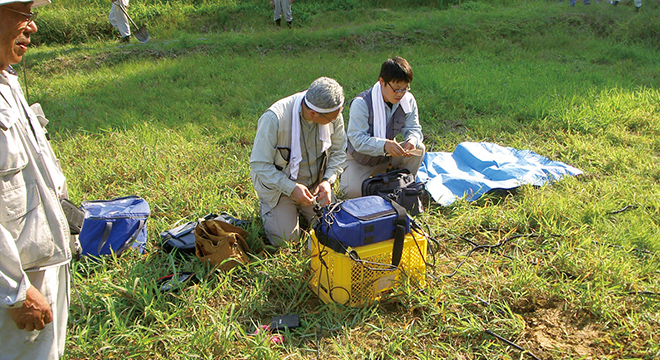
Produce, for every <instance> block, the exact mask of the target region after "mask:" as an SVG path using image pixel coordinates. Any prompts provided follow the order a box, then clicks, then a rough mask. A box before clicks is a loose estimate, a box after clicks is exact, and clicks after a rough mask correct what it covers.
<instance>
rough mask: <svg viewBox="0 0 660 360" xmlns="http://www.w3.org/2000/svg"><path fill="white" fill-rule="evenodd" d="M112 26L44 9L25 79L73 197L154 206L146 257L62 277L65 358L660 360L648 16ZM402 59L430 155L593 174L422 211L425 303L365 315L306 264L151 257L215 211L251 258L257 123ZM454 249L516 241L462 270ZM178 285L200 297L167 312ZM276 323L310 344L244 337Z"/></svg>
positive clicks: (286, 256)
mask: <svg viewBox="0 0 660 360" xmlns="http://www.w3.org/2000/svg"><path fill="white" fill-rule="evenodd" d="M83 5H84V6H83ZM75 6H78V7H77V8H76V7H75ZM72 9H73V10H72ZM108 10H109V8H108V4H106V3H103V2H96V1H92V2H88V1H86V2H84V4H83V2H80V1H79V0H66V1H65V0H61V1H56V2H55V3H54V4H53V5H51V6H49V7H46V8H43V9H42V10H41V12H42V13H41V14H40V18H39V20H40V22H39V25H40V32H39V33H37V34H36V35H35V40H36V41H37V42H40V43H44V44H43V45H41V46H39V47H36V48H34V49H31V51H30V52H29V54H28V55H27V57H26V63H25V64H23V65H19V66H18V67H17V68H18V69H19V71H21V72H22V68H23V67H25V68H26V70H27V80H28V83H29V93H30V100H31V101H32V102H34V101H38V102H40V103H41V104H42V105H43V107H44V110H45V111H46V114H47V116H48V118H49V119H50V120H51V123H50V125H49V130H50V132H51V136H52V139H53V142H52V143H53V146H54V148H55V151H56V152H57V154H58V156H59V157H60V159H61V161H62V166H63V168H64V171H65V173H66V175H67V177H68V179H69V188H70V192H71V195H72V199H73V200H74V201H76V202H80V201H83V200H93V199H108V198H113V197H118V196H125V195H130V194H137V195H140V196H142V197H143V198H145V199H147V200H148V201H149V204H150V206H151V208H152V217H151V218H150V220H149V224H148V230H149V237H150V240H149V243H148V247H147V249H148V252H147V255H145V256H140V255H138V254H134V253H126V254H125V255H124V256H122V257H121V258H119V259H111V258H105V259H104V260H103V261H102V262H99V263H97V262H92V261H85V260H83V261H81V262H76V263H75V264H74V277H75V283H76V284H77V287H78V289H79V291H80V298H81V301H79V300H78V298H77V297H76V296H75V292H74V296H73V301H72V311H71V313H72V321H71V325H70V328H69V332H68V341H67V352H66V354H65V357H66V358H67V359H88V358H89V359H111V358H135V359H159V358H163V359H164V358H168V359H170V358H171V359H191V358H201V359H218V358H221V359H248V358H250V359H280V358H290V359H298V358H319V359H411V358H413V359H438V358H439V359H500V358H501V359H514V358H516V359H518V358H531V357H529V356H527V355H521V352H520V351H518V350H516V349H514V348H513V347H511V346H508V345H506V344H505V343H504V342H502V341H499V340H497V339H496V338H495V337H493V336H491V335H488V334H487V333H486V332H484V329H489V330H490V331H493V332H495V333H496V334H498V335H500V336H503V337H504V338H507V339H509V340H511V341H513V342H515V343H516V344H518V345H519V346H521V347H523V348H524V349H527V350H529V351H530V352H531V353H533V354H534V355H536V356H538V357H539V358H542V359H588V358H605V359H622V358H638V359H654V358H657V357H658V356H660V355H659V354H660V341H658V337H657V333H658V331H660V318H658V314H659V306H658V300H659V297H658V293H659V292H660V284H659V280H658V279H659V278H660V277H659V276H658V275H660V274H659V273H660V269H659V266H658V253H659V252H660V241H659V240H658V238H659V235H660V221H659V220H658V219H660V216H659V215H660V189H659V187H658V181H659V180H660V165H659V164H660V161H659V160H660V158H659V157H660V140H659V139H660V137H659V136H658V135H659V133H660V93H659V90H658V89H660V76H659V69H660V60H658V59H660V56H659V55H660V49H659V48H658V43H659V42H658V40H659V37H660V35H659V33H658V31H657V30H658V29H660V21H659V20H658V19H659V17H658V14H659V13H658V11H659V9H658V4H656V3H652V2H645V4H644V7H643V9H642V12H640V13H639V14H635V13H634V12H633V6H632V2H624V3H621V4H620V5H619V6H618V7H616V8H614V7H612V6H611V5H607V4H605V1H602V3H601V4H593V5H591V6H589V7H586V6H582V5H581V4H578V5H576V6H575V7H569V6H568V4H567V1H565V2H563V3H561V2H556V1H511V2H505V1H485V0H484V1H432V2H421V1H415V0H408V1H397V2H393V1H385V0H382V1H376V0H373V1H366V2H357V1H350V0H341V1H340V0H335V1H323V2H321V1H313V0H299V1H296V2H294V5H293V11H294V24H295V26H294V29H292V30H285V29H283V30H281V31H277V30H276V29H274V26H273V24H272V19H271V15H272V14H271V12H270V10H269V9H268V6H267V2H265V1H240V2H239V1H219V2H210V1H208V2H207V1H203V0H198V1H193V0H187V1H179V2H172V3H170V2H158V1H145V2H140V3H134V4H132V5H131V8H130V9H129V11H130V12H131V15H132V16H133V17H134V19H135V20H136V21H137V22H139V23H140V24H147V26H148V28H149V31H150V35H151V40H150V42H149V43H147V44H137V42H135V41H134V42H133V44H131V45H129V46H117V44H116V42H115V40H113V37H116V36H117V35H116V33H115V34H113V33H112V30H111V28H110V27H109V25H108V24H107V20H106V17H105V16H106V13H107V11H108ZM58 28H59V29H60V30H56V29H58ZM65 30H66V31H65ZM393 55H401V56H403V57H405V58H407V59H408V60H409V61H410V63H411V64H412V66H413V69H414V71H415V79H414V81H413V83H412V89H413V92H414V94H415V97H416V98H417V101H418V104H419V108H420V118H421V121H422V126H423V128H424V135H425V137H426V140H425V143H426V145H427V148H431V147H433V150H434V151H452V150H453V149H454V147H455V146H456V145H457V144H458V143H459V142H462V141H489V142H496V143H498V144H500V145H504V146H512V147H515V148H520V149H530V150H532V151H535V152H537V153H539V154H541V155H544V156H546V157H549V158H550V159H552V160H558V161H563V162H566V163H568V164H571V165H573V166H575V167H578V168H580V169H582V170H583V171H584V172H585V175H584V176H581V177H578V178H568V179H564V180H562V181H560V182H557V183H554V184H552V185H547V186H543V187H539V188H535V187H529V186H525V187H522V188H520V189H518V190H516V191H514V192H512V193H510V194H489V195H486V196H485V197H483V198H482V199H480V200H478V201H476V202H474V203H467V202H465V201H458V202H456V203H455V204H453V205H451V206H448V207H439V206H431V207H429V208H428V211H427V212H426V213H425V214H423V215H421V216H420V220H421V221H423V222H426V223H428V224H429V226H430V229H431V230H432V233H433V234H434V235H435V236H436V237H437V239H438V240H439V246H431V249H432V251H431V252H430V253H429V262H430V263H431V264H434V266H430V267H429V268H428V276H427V279H426V280H427V283H428V286H427V287H426V288H425V289H424V291H418V289H416V288H414V287H413V286H411V285H409V284H402V287H401V292H402V293H401V294H400V295H397V296H391V297H390V298H387V299H385V301H383V302H382V303H380V304H378V305H374V306H369V307H366V308H359V309H351V308H344V307H341V306H339V307H337V306H332V305H325V304H322V303H320V302H319V301H318V299H317V298H316V295H315V294H314V293H313V292H312V291H311V290H309V289H308V287H307V282H308V281H309V277H310V275H311V274H310V260H309V258H308V255H307V254H306V252H305V251H304V248H305V246H304V245H299V244H292V245H291V247H290V248H287V249H283V250H281V251H280V252H278V253H276V254H273V255H269V256H259V257H256V258H254V259H253V262H252V263H251V264H250V265H249V266H248V267H246V268H240V269H239V268H237V269H235V270H233V271H232V272H230V273H229V274H224V273H221V272H217V271H213V270H212V269H207V268H204V267H203V266H202V264H201V263H199V262H198V261H197V260H196V259H195V258H192V259H188V260H181V259H179V258H177V257H175V256H172V255H168V254H164V253H163V252H162V251H161V249H160V243H159V237H158V234H159V232H160V231H163V230H165V229H168V228H170V227H172V226H173V225H174V224H175V223H176V222H177V221H179V220H180V219H182V218H187V219H191V218H194V217H196V216H203V215H205V214H206V213H209V212H216V213H219V212H222V211H227V212H230V213H232V214H233V215H235V216H236V217H239V218H242V219H249V220H252V221H253V227H252V228H251V230H250V237H249V239H248V242H249V243H250V244H251V245H252V246H253V247H254V248H255V249H260V245H259V242H260V238H262V237H263V231H262V230H261V229H260V226H261V224H260V219H259V216H258V201H257V198H256V194H255V193H254V190H253V188H252V186H251V182H250V178H249V164H248V158H249V154H250V151H251V147H252V141H253V138H254V134H255V131H256V120H257V119H258V117H259V116H260V115H261V113H262V112H263V111H264V110H265V109H266V108H268V106H270V104H272V103H273V102H274V101H276V100H278V99H279V98H281V97H284V96H287V95H290V94H292V93H294V92H296V91H300V90H303V89H304V88H306V87H307V86H308V85H309V83H310V82H311V81H313V80H314V79H315V78H317V77H319V76H330V77H334V78H336V79H337V80H338V81H339V82H340V83H341V84H342V85H343V86H344V90H345V93H346V97H347V98H348V99H350V98H352V97H353V96H355V95H356V94H358V93H359V92H360V91H362V90H364V89H366V88H367V87H369V86H371V85H372V84H373V82H375V81H376V78H377V76H378V70H379V67H380V64H381V63H382V61H383V60H384V59H386V58H387V57H390V56H393ZM345 111H346V113H345V115H346V118H347V115H348V110H345ZM629 205H630V206H631V207H628V208H627V210H626V211H623V212H618V213H615V211H617V210H620V209H624V208H625V207H626V206H629ZM516 235H521V236H519V237H515V238H512V237H514V236H516ZM466 239H468V240H470V241H473V242H476V243H480V244H497V243H498V242H501V241H504V240H507V239H509V241H508V242H507V243H506V244H505V245H504V246H502V247H500V248H499V249H498V250H493V251H490V252H488V251H477V252H475V253H473V254H472V255H471V256H470V257H469V258H467V259H466V258H465V255H466V254H467V253H468V251H470V249H471V248H472V245H470V244H469V243H468V242H467V241H466ZM504 255H506V256H504ZM463 260H466V261H465V264H464V265H462V266H461V267H460V268H459V269H458V271H457V272H456V274H455V275H453V276H451V277H449V276H448V275H449V274H452V273H453V272H454V271H455V270H456V267H457V266H458V265H459V263H461V261H463ZM175 271H195V272H196V273H197V277H198V278H199V280H200V283H199V284H198V285H196V286H193V287H191V288H189V289H187V290H186V291H183V292H180V293H176V294H160V293H159V291H158V289H157V286H156V285H155V280H156V279H158V278H160V277H162V276H165V275H167V274H170V273H172V272H175ZM81 303H82V304H84V307H83V306H82V304H81ZM288 313H298V314H300V317H301V327H300V328H298V329H296V330H294V331H291V332H289V333H286V334H285V341H284V343H283V344H281V345H275V344H271V343H270V342H269V339H268V336H266V335H265V334H259V335H256V336H248V334H249V333H251V332H252V330H253V329H254V327H255V326H256V325H258V324H263V323H267V322H268V321H269V320H270V318H271V317H273V316H276V315H281V314H288ZM74 320H78V321H77V322H76V321H74Z"/></svg>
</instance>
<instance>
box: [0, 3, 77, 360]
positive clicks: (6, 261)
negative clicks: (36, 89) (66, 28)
mask: <svg viewBox="0 0 660 360" xmlns="http://www.w3.org/2000/svg"><path fill="white" fill-rule="evenodd" d="M48 3H49V1H48V0H35V1H34V2H32V0H29V1H26V0H0V71H1V72H2V73H1V74H0V254H1V255H0V359H2V360H9V359H12V360H15V359H24V360H34V359H39V360H55V359H58V358H59V357H60V356H62V355H63V353H64V341H65V339H66V327H67V320H68V313H69V284H70V275H69V262H70V261H71V257H72V252H73V251H72V249H73V248H74V246H75V243H76V242H75V238H74V237H72V236H71V235H70V230H69V225H68V222H67V219H66V216H65V214H64V211H63V210H62V207H61V205H60V200H61V199H63V198H66V197H67V191H66V180H65V178H64V174H63V173H62V169H61V168H60V166H59V162H58V160H57V159H56V158H55V154H54V153H53V150H52V148H51V146H50V143H49V141H48V138H47V137H46V131H45V129H44V128H43V126H45V125H46V123H47V122H48V120H46V118H45V117H44V116H43V112H42V111H41V107H40V106H39V105H38V104H34V105H32V106H28V104H27V101H26V99H25V96H24V95H23V91H22V90H21V86H20V84H19V83H18V77H17V76H16V73H15V72H14V70H13V69H12V68H11V65H12V64H17V63H19V62H20V61H21V60H22V59H23V55H24V54H25V52H26V51H27V48H28V46H29V44H30V36H31V35H32V34H34V33H35V32H37V25H36V24H35V22H34V16H35V15H36V14H35V13H33V12H32V10H33V8H36V7H38V6H42V5H46V4H48Z"/></svg>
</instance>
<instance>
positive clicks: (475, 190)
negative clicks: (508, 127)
mask: <svg viewBox="0 0 660 360" xmlns="http://www.w3.org/2000/svg"><path fill="white" fill-rule="evenodd" d="M580 174H582V171H581V170H580V169H577V168H574V167H572V166H570V165H567V164H565V163H562V162H559V161H551V160H549V159H548V158H545V157H543V156H541V155H539V154H536V153H535V152H532V151H530V150H517V149H514V148H510V147H504V146H500V145H497V144H493V143H486V142H463V143H460V144H458V146H456V149H455V150H454V152H453V153H447V152H432V153H426V154H425V155H424V160H423V161H422V165H421V166H420V168H419V172H418V173H417V181H421V182H427V183H426V189H427V190H428V191H429V193H430V194H431V197H433V200H435V201H436V202H437V203H439V204H440V205H443V206H447V205H449V204H451V203H453V202H454V201H456V200H457V199H460V198H465V199H466V200H467V201H474V200H477V199H479V198H480V197H481V196H482V195H483V194H485V193H487V192H488V191H490V190H493V189H505V190H509V189H514V188H516V187H518V186H520V185H524V184H530V185H535V186H541V185H543V184H546V183H548V182H551V181H555V180H559V179H561V178H562V177H563V176H566V175H570V176H575V175H580Z"/></svg>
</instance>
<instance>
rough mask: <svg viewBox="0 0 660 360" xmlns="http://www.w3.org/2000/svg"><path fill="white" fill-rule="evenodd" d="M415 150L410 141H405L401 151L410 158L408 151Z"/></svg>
mask: <svg viewBox="0 0 660 360" xmlns="http://www.w3.org/2000/svg"><path fill="white" fill-rule="evenodd" d="M415 148H416V147H415V145H413V144H412V143H411V142H410V141H406V143H405V144H403V150H405V152H406V155H407V156H410V154H409V153H410V151H412V150H415Z"/></svg>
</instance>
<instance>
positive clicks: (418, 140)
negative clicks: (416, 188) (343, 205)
mask: <svg viewBox="0 0 660 360" xmlns="http://www.w3.org/2000/svg"><path fill="white" fill-rule="evenodd" d="M412 80H413V71H412V68H411V67H410V64H409V63H408V61H406V59H404V58H402V57H398V56H397V57H394V58H391V59H387V60H386V61H385V62H384V63H383V64H382V66H381V68H380V75H379V77H378V81H376V84H374V86H373V87H372V88H370V89H367V90H365V91H363V92H362V93H360V94H359V95H358V96H356V97H355V99H353V101H352V102H351V105H350V113H349V114H350V115H349V118H348V128H347V131H346V134H347V136H348V148H347V150H348V154H347V156H346V163H344V173H343V174H342V176H341V179H340V182H339V184H340V188H341V190H342V192H343V194H344V195H345V196H346V197H347V198H356V197H360V196H362V183H363V182H364V181H365V180H366V179H368V178H369V177H371V176H373V175H376V174H381V173H385V172H386V171H388V169H389V168H392V169H401V168H405V169H408V170H409V171H410V173H411V174H413V175H417V170H419V166H420V164H421V163H422V159H423V158H424V152H425V151H426V148H425V147H424V144H423V143H422V140H423V139H424V136H423V135H422V126H421V125H420V124H419V114H418V112H417V101H416V100H415V97H414V96H413V95H412V94H411V93H410V83H411V82H412ZM399 134H401V136H402V139H403V142H402V143H401V144H399V142H398V141H397V140H396V139H395V138H396V136H397V135H399Z"/></svg>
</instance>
